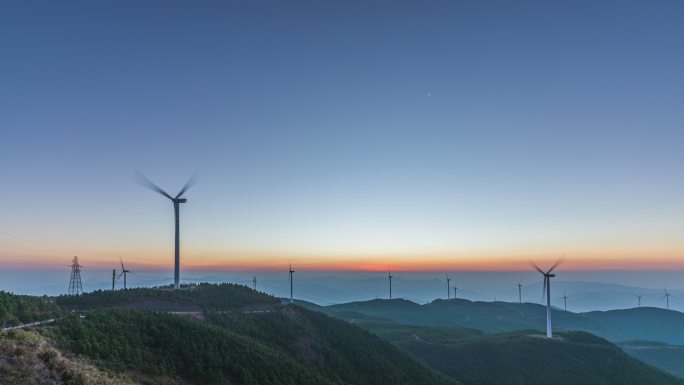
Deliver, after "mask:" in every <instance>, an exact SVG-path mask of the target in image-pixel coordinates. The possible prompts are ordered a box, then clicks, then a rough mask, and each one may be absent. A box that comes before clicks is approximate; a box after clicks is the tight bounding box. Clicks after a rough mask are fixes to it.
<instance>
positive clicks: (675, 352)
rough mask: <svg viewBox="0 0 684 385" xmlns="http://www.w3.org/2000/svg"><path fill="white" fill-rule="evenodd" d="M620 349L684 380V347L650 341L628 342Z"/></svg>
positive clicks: (621, 345)
mask: <svg viewBox="0 0 684 385" xmlns="http://www.w3.org/2000/svg"><path fill="white" fill-rule="evenodd" d="M620 348H622V350H624V351H625V352H627V353H628V354H629V355H630V356H632V357H634V358H637V359H639V360H641V361H643V362H645V363H647V364H649V365H653V366H655V367H657V368H659V369H662V370H664V371H666V372H668V373H672V374H674V375H676V376H679V377H681V378H684V346H677V345H668V344H663V343H658V342H650V341H627V342H624V343H621V344H620Z"/></svg>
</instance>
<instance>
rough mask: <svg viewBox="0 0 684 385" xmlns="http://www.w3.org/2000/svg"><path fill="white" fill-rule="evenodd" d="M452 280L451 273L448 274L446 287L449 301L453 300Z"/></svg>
mask: <svg viewBox="0 0 684 385" xmlns="http://www.w3.org/2000/svg"><path fill="white" fill-rule="evenodd" d="M450 284H451V278H449V273H446V287H447V299H449V298H451V287H450Z"/></svg>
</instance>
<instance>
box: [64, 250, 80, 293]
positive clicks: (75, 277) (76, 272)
mask: <svg viewBox="0 0 684 385" xmlns="http://www.w3.org/2000/svg"><path fill="white" fill-rule="evenodd" d="M67 293H68V294H69V295H79V294H81V293H83V287H82V286H81V265H79V264H78V257H74V259H73V260H72V261H71V278H69V290H68V292H67Z"/></svg>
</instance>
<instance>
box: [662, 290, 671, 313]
mask: <svg viewBox="0 0 684 385" xmlns="http://www.w3.org/2000/svg"><path fill="white" fill-rule="evenodd" d="M663 290H665V295H664V296H663V298H665V302H666V304H667V310H670V297H672V294H670V293H669V292H668V291H667V289H663Z"/></svg>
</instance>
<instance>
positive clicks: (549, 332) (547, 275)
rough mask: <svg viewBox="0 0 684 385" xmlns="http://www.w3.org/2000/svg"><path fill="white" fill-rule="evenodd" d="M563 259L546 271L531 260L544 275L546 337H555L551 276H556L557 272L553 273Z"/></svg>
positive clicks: (543, 292)
mask: <svg viewBox="0 0 684 385" xmlns="http://www.w3.org/2000/svg"><path fill="white" fill-rule="evenodd" d="M561 262H562V261H561V260H560V259H559V260H557V261H556V263H554V264H553V266H551V268H550V269H549V270H547V271H546V272H544V270H542V269H541V268H540V267H539V266H537V264H536V263H534V262H530V263H531V264H532V266H533V267H534V268H535V269H536V270H537V271H538V272H540V273H541V274H542V275H543V276H544V287H543V288H542V296H543V295H544V294H546V337H547V338H552V337H553V327H552V326H551V278H553V277H555V276H556V274H552V272H553V270H554V269H555V268H556V267H558V265H560V264H561Z"/></svg>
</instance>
